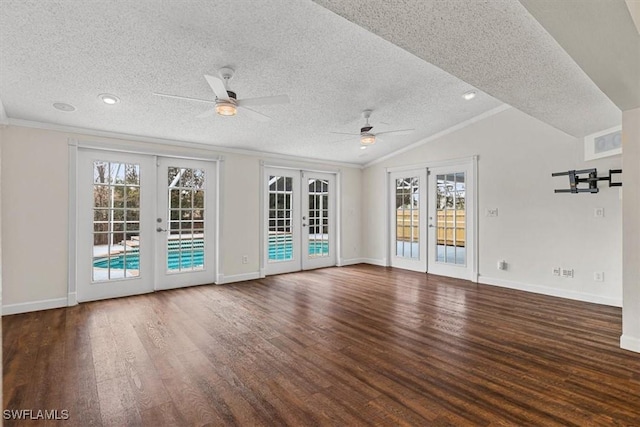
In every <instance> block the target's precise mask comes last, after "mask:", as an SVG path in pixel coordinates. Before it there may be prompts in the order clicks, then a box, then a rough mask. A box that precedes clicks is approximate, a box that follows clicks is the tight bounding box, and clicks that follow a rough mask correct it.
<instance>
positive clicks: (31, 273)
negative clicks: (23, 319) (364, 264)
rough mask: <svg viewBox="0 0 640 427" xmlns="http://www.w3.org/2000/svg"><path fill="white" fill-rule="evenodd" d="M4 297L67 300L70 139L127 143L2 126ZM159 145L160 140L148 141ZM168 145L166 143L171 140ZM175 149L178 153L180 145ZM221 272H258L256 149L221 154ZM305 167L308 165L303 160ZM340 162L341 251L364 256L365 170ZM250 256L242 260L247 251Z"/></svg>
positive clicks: (25, 301)
mask: <svg viewBox="0 0 640 427" xmlns="http://www.w3.org/2000/svg"><path fill="white" fill-rule="evenodd" d="M2 132H3V134H2V135H3V139H2V143H1V144H2V158H1V177H2V179H1V191H2V212H1V215H2V219H3V221H2V224H1V229H2V230H1V232H2V242H1V244H2V254H3V257H2V265H3V267H4V269H3V271H2V281H3V285H4V287H3V290H2V303H3V304H4V307H5V308H8V309H9V311H8V312H20V311H29V310H33V309H41V308H49V307H55V306H62V305H66V300H67V283H68V274H67V265H68V243H67V242H68V226H69V221H68V212H67V211H68V200H69V194H68V180H69V164H68V163H69V162H68V152H69V151H68V150H69V147H68V141H69V138H73V139H76V140H79V141H91V142H104V143H105V144H110V143H118V144H121V143H123V142H124V143H128V142H127V141H122V140H117V139H109V138H102V137H96V136H88V135H78V134H71V133H66V132H59V131H51V130H41V129H31V128H24V127H16V126H9V127H8V128H6V129H4V130H2ZM149 146H152V147H153V146H154V144H149ZM163 149H165V150H166V149H167V147H166V146H164V147H163ZM171 150H173V151H175V153H176V154H179V153H181V151H184V150H183V149H181V148H180V147H173V148H171ZM220 154H221V155H222V156H223V157H224V161H223V162H222V166H221V167H222V169H221V174H222V176H221V191H220V193H221V194H220V195H221V221H222V223H221V228H222V229H221V233H220V249H221V257H222V265H221V271H220V272H218V273H219V274H222V275H223V279H224V281H225V282H226V281H230V280H241V279H243V278H248V277H254V276H256V275H257V273H258V271H259V254H260V247H259V242H260V222H261V213H260V197H259V195H260V171H261V169H260V161H261V158H260V157H258V156H257V155H256V156H250V155H241V154H230V153H220ZM301 165H303V166H304V164H301ZM312 166H313V168H314V169H322V168H324V169H327V170H328V169H331V170H336V169H340V171H341V180H342V182H341V184H342V200H341V203H342V206H344V209H343V212H344V215H343V216H342V223H341V227H342V230H343V236H342V242H341V243H342V246H343V248H345V252H344V254H343V258H346V259H347V260H348V259H353V258H356V259H357V258H359V257H360V248H361V242H360V229H359V227H354V226H353V225H354V223H356V224H357V220H356V221H354V218H356V219H359V217H360V208H359V206H360V204H361V203H360V188H361V175H362V172H361V170H360V169H354V168H348V167H337V166H334V165H322V164H317V163H314V164H313V165H312ZM243 255H247V256H248V259H249V262H248V263H247V264H242V256H243Z"/></svg>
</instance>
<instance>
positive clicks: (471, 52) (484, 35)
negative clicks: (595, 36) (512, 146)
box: [315, 0, 621, 137]
mask: <svg viewBox="0 0 640 427" xmlns="http://www.w3.org/2000/svg"><path fill="white" fill-rule="evenodd" d="M315 1H316V2H317V3H318V4H321V5H323V6H325V7H327V8H328V9H331V10H332V11H334V12H335V13H337V14H339V15H341V16H343V17H345V18H346V19H348V20H350V21H352V22H354V23H356V24H358V25H360V26H362V27H364V28H366V29H368V30H370V31H371V32H373V33H375V34H377V35H379V36H380V37H382V38H384V39H385V40H389V41H390V42H392V43H394V44H396V45H398V46H400V47H402V48H403V49H406V50H407V51H408V52H411V53H413V54H415V55H416V56H418V57H420V58H422V59H424V60H425V61H429V62H430V63H432V64H434V65H436V66H438V67H440V68H442V69H443V70H445V71H447V72H449V73H451V74H453V75H455V76H457V77H458V78H460V79H462V80H464V81H466V82H468V83H469V84H472V85H474V86H476V87H478V88H479V89H482V90H483V91H485V92H486V93H488V94H491V95H492V96H494V97H495V98H497V99H500V100H502V101H504V102H505V103H507V104H509V105H511V106H513V107H516V108H518V109H519V110H521V111H523V112H525V113H527V114H529V115H531V116H533V117H536V118H538V119H540V120H542V121H544V122H546V123H548V124H550V125H552V126H555V127H556V128H558V129H561V130H563V131H564V132H566V133H568V134H570V135H573V136H576V137H581V136H584V135H586V134H590V133H593V132H596V131H599V130H603V129H607V128H610V127H612V126H615V125H618V124H620V121H621V116H620V110H619V108H617V107H616V106H615V105H614V104H613V103H612V102H611V101H610V100H609V99H608V98H607V97H606V96H605V95H604V94H603V93H602V91H601V90H600V89H599V88H598V87H597V86H596V85H595V84H594V83H593V82H592V81H591V80H590V79H589V77H588V76H587V75H586V74H585V73H584V71H582V69H581V68H580V67H579V66H578V65H577V64H576V63H575V62H574V60H573V59H572V58H571V57H570V56H569V55H568V54H567V53H566V52H565V51H564V50H563V49H562V48H561V47H560V46H559V45H558V43H557V42H556V41H555V40H554V39H553V38H552V37H551V36H550V35H549V33H547V32H546V31H545V29H544V28H543V27H542V26H541V25H540V24H539V23H538V22H537V21H536V20H535V19H534V18H533V16H531V15H530V14H529V13H528V12H527V10H526V9H525V8H524V7H523V6H522V5H521V4H520V3H519V2H517V1H514V0H485V1H455V0H450V1H446V0H445V1H442V0H440V1H438V0H423V1H416V0H394V1H389V0H315ZM547 1H549V0H547ZM616 1H619V0H616ZM555 2H556V1H552V3H555ZM557 2H560V3H565V4H566V5H567V7H568V8H576V9H579V8H580V7H581V6H580V2H577V1H560V0H558V1H557ZM601 3H603V4H606V3H608V2H607V1H601ZM612 25H615V23H612ZM579 36H580V35H579V34H578V35H576V37H579Z"/></svg>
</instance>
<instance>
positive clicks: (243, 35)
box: [0, 0, 631, 164]
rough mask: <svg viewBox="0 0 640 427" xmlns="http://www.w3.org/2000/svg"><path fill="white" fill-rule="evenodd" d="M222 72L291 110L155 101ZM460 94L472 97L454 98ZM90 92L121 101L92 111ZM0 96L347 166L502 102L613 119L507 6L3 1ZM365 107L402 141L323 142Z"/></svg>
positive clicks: (24, 105) (558, 114)
mask: <svg viewBox="0 0 640 427" xmlns="http://www.w3.org/2000/svg"><path fill="white" fill-rule="evenodd" d="M614 1H618V0H614ZM619 1H623V0H619ZM620 19H623V20H624V19H625V17H624V16H623V17H622V18H620ZM629 20H630V18H629ZM630 22H631V21H630ZM625 25H626V22H625ZM224 66H230V67H232V68H234V69H235V70H236V73H235V76H234V78H233V80H232V81H231V88H232V89H233V90H235V92H237V94H238V97H239V98H250V97H261V96H268V95H278V94H288V95H289V97H290V99H291V103H290V104H285V105H271V106H259V107H254V109H255V110H256V111H259V112H261V113H263V114H265V115H268V116H270V117H271V118H272V120H271V121H269V122H266V123H263V122H258V121H255V120H252V119H251V118H250V117H247V116H246V115H242V113H241V112H240V113H239V114H238V115H237V116H235V117H231V118H224V117H218V116H213V117H208V118H204V119H201V118H196V116H197V115H198V114H200V113H202V112H203V111H206V110H207V109H209V108H211V105H210V104H206V103H202V102H194V101H187V100H179V99H167V98H160V97H157V96H154V95H153V93H154V92H164V93H170V94H175V95H183V96H186V97H193V98H200V99H208V100H212V101H213V100H214V99H215V96H214V94H213V93H212V91H211V89H210V87H209V86H208V85H207V83H206V81H205V79H204V77H203V75H204V74H213V75H215V74H216V73H217V70H218V69H220V68H221V67H224ZM469 90H476V91H477V96H476V98H474V99H473V100H470V101H466V100H464V99H463V98H462V94H463V93H465V92H467V91H469ZM103 93H110V94H114V95H116V96H117V97H119V98H120V102H119V103H117V104H115V105H112V106H109V105H106V104H104V103H103V102H102V101H101V100H100V99H99V97H98V96H99V95H100V94H103ZM0 100H1V104H2V105H4V110H5V111H6V116H7V117H8V121H9V122H10V123H15V124H29V123H34V122H37V123H45V124H53V125H58V126H67V127H75V128H83V129H88V130H99V131H109V132H115V133H119V134H126V135H133V136H145V137H153V138H161V139H166V140H169V141H187V142H195V143H201V144H209V145H215V146H218V147H226V148H230V149H245V150H254V151H260V152H269V153H278V154H283V155H292V156H301V157H311V158H316V159H322V160H332V161H343V162H350V163H357V164H365V163H367V162H370V161H372V160H374V159H376V158H379V157H381V156H384V155H387V154H389V153H392V152H393V151H394V150H397V149H400V148H403V147H405V146H407V145H410V144H412V143H415V142H417V141H420V140H422V139H424V138H427V137H429V136H431V135H434V134H436V133H438V132H441V131H443V130H446V129H448V128H450V127H452V126H455V125H457V124H459V123H462V122H464V121H466V120H469V119H472V118H474V117H476V116H478V115H480V114H484V113H487V112H491V111H494V110H495V109H496V108H500V107H501V106H502V105H504V103H507V104H509V105H511V106H513V107H515V108H518V109H520V110H522V111H524V112H525V113H528V114H530V115H532V116H534V117H536V118H538V119H540V120H543V121H545V122H547V123H549V124H551V125H552V126H555V127H557V128H558V129H561V130H563V131H565V132H566V133H569V134H571V135H574V136H577V137H581V136H583V135H585V134H589V133H592V132H595V131H599V130H602V129H606V128H608V127H611V126H614V125H617V124H619V122H620V109H619V108H618V107H617V106H616V105H614V104H613V102H612V101H611V100H610V99H609V98H608V97H607V96H605V95H604V93H603V92H602V90H601V89H600V88H599V87H598V86H597V85H596V84H595V83H594V82H593V81H592V80H591V78H589V76H588V75H587V74H586V73H585V72H584V71H583V70H582V69H581V68H580V66H578V64H577V63H576V62H575V61H574V60H573V59H572V57H571V56H569V54H568V53H567V52H566V51H565V50H564V49H563V48H562V47H561V46H560V45H559V44H558V42H557V41H556V40H555V39H554V38H553V37H551V35H550V34H549V32H547V30H546V29H545V28H544V27H543V26H542V25H541V24H540V23H539V22H538V21H537V20H536V19H535V18H534V17H533V16H532V15H531V13H529V12H528V11H527V9H526V8H525V7H524V6H523V5H522V4H521V3H518V2H514V1H510V0H491V1H482V2H480V1H472V2H466V1H465V2H460V1H457V0H448V1H435V0H433V1H416V0H413V1H410V0H405V1H401V0H397V1H393V2H389V1H385V0H367V1H365V0H361V1H355V0H316V2H312V1H308V0H271V1H254V0H235V1H228V0H227V1H204V0H202V1H196V0H191V1H157V0H137V1H136V2H107V1H94V0H86V1H80V0H78V1H64V0H57V1H54V0H51V1H46V2H42V1H25V0H3V2H2V8H0ZM54 103H66V104H70V105H73V106H74V107H75V108H76V109H75V111H71V112H66V111H60V110H58V109H56V108H54V107H53V104H54ZM0 109H1V108H0ZM365 109H371V110H373V113H372V115H371V124H372V125H373V126H374V132H376V131H377V132H384V131H388V130H394V129H408V128H411V129H415V131H414V132H413V133H412V134H410V135H405V136H388V137H383V138H380V139H379V140H378V141H377V142H376V144H375V145H373V146H371V147H369V148H368V149H367V150H360V147H359V141H358V137H357V136H353V137H350V138H349V137H347V136H344V135H338V134H332V133H331V132H346V133H350V132H353V133H357V132H358V131H359V128H360V127H361V126H362V125H363V123H364V121H363V119H362V115H361V113H362V110H365Z"/></svg>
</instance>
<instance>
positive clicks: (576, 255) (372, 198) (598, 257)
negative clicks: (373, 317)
mask: <svg viewBox="0 0 640 427" xmlns="http://www.w3.org/2000/svg"><path fill="white" fill-rule="evenodd" d="M472 155H478V156H479V161H478V176H479V177H478V199H479V212H480V215H479V223H478V227H479V242H478V243H479V246H478V248H479V273H480V282H483V283H490V284H496V285H501V286H507V287H513V288H520V289H525V290H529V291H534V292H540V293H545V294H550V295H557V296H563V297H568V298H574V299H580V300H585V301H593V302H599V303H605V304H611V305H617V306H620V305H621V303H622V247H621V246H622V240H621V216H622V213H621V201H620V196H619V194H620V191H619V189H617V188H607V187H606V184H604V185H601V191H600V193H598V194H554V192H553V190H554V189H555V188H568V178H567V177H562V178H552V177H551V173H552V172H560V171H566V170H569V169H585V168H592V167H597V168H598V171H599V172H600V173H603V172H607V171H608V169H610V168H619V167H620V166H621V159H620V156H617V157H615V158H614V157H611V158H607V159H601V160H595V161H590V162H585V161H584V154H583V141H582V140H581V139H580V140H578V139H575V138H572V137H570V136H568V135H566V134H564V133H563V132H560V131H558V130H556V129H554V128H552V127H550V126H548V125H546V124H544V123H542V122H540V121H538V120H536V119H534V118H532V117H530V116H527V115H526V114H524V113H521V112H520V111H518V110H516V109H513V108H511V109H508V110H506V111H503V112H500V113H498V114H495V115H493V116H490V117H488V118H485V119H484V120H481V121H478V122H476V123H472V124H470V125H468V126H466V127H464V128H462V129H459V130H457V131H455V132H452V133H450V134H448V135H445V136H443V137H441V138H438V139H436V140H433V141H430V142H428V143H425V144H424V145H421V146H419V147H417V148H414V149H412V150H411V151H408V152H405V153H401V154H399V155H397V156H395V157H393V158H390V159H388V160H386V161H383V162H381V163H379V164H375V165H372V166H370V167H368V168H367V169H365V171H364V174H363V182H364V183H367V184H366V185H365V186H363V204H364V207H363V209H364V212H367V215H366V216H365V217H364V221H363V231H362V236H363V243H362V247H363V252H364V253H363V257H365V258H368V259H369V260H370V262H373V263H380V264H384V263H386V262H387V260H385V259H384V258H385V254H386V245H387V242H386V241H385V238H384V235H383V233H380V230H384V229H385V227H386V224H384V222H385V195H384V194H385V190H384V186H385V168H387V167H397V166H406V165H416V164H425V163H428V162H434V161H442V160H449V159H455V158H463V157H469V156H472ZM596 207H603V208H604V209H605V217H604V218H594V208H596ZM488 208H498V212H499V216H498V217H496V218H489V217H486V216H484V212H485V210H486V209H488ZM499 259H504V260H506V261H507V263H508V265H509V268H508V269H507V270H506V271H501V270H498V269H497V267H496V263H497V261H498V260H499ZM554 266H560V267H565V268H572V269H574V270H575V278H573V279H563V278H559V277H555V276H553V275H552V267H554ZM596 271H598V272H604V278H605V280H604V282H596V281H594V280H593V274H594V272H596Z"/></svg>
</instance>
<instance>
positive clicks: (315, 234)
mask: <svg viewBox="0 0 640 427" xmlns="http://www.w3.org/2000/svg"><path fill="white" fill-rule="evenodd" d="M302 182H303V189H302V192H303V195H302V201H303V206H302V246H303V248H304V249H303V258H302V269H304V270H307V269H311V268H320V267H329V266H332V265H336V250H335V238H334V236H335V229H334V223H335V219H334V218H335V207H334V205H335V175H333V174H325V173H319V172H302Z"/></svg>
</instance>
